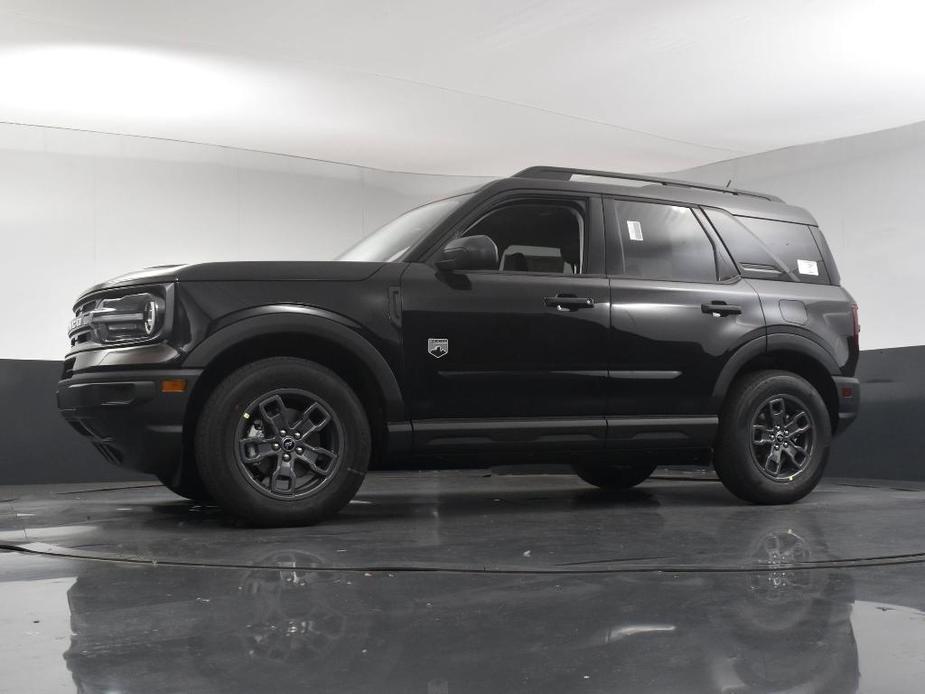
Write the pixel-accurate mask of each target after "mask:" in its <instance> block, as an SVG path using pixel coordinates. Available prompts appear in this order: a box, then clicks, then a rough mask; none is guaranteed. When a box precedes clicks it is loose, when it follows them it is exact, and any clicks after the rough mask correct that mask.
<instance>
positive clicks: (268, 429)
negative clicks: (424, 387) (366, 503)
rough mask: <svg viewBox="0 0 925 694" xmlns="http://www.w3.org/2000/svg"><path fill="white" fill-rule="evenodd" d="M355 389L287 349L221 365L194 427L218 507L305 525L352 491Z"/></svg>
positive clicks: (363, 432)
mask: <svg viewBox="0 0 925 694" xmlns="http://www.w3.org/2000/svg"><path fill="white" fill-rule="evenodd" d="M370 447H371V443H370V429H369V422H368V421H367V418H366V413H365V411H364V410H363V407H362V405H361V404H360V401H359V399H358V398H357V396H356V394H355V393H354V392H353V391H352V390H351V389H350V387H349V386H348V385H347V384H346V383H345V382H344V381H343V380H342V379H341V378H339V377H338V376H337V375H336V374H335V373H334V372H332V371H331V370H329V369H327V368H325V367H323V366H321V365H320V364H316V363H314V362H310V361H306V360H303V359H296V358H292V357H274V358H270V359H264V360H261V361H258V362H255V363H254V364H250V365H248V366H245V367H243V368H241V369H238V370H237V371H235V372H234V373H232V374H231V375H229V376H228V377H227V378H226V379H225V380H224V381H223V382H222V383H221V384H220V385H219V386H218V388H217V389H216V390H215V392H214V393H212V395H211V396H210V397H209V399H208V401H207V403H206V405H205V408H204V409H203V414H202V417H201V419H200V421H199V424H198V426H197V429H196V459H197V462H198V465H199V472H200V475H201V476H202V480H203V482H204V483H205V486H206V488H207V489H208V491H209V492H210V493H211V494H212V497H213V498H214V499H215V501H216V502H217V503H218V505H219V506H221V507H222V508H223V509H224V510H225V511H227V512H229V513H231V514H233V515H236V516H240V517H243V518H245V519H246V520H248V521H250V522H251V523H254V524H255V525H261V526H287V525H308V524H311V523H317V522H318V521H321V520H324V519H326V518H329V517H331V516H333V515H334V514H336V513H337V512H338V511H339V510H340V509H341V508H343V507H344V506H345V505H346V504H347V503H348V502H349V501H350V499H352V498H353V496H354V494H356V492H357V490H358V489H359V487H360V484H361V483H362V481H363V478H364V476H365V474H366V469H367V466H368V464H369V456H370Z"/></svg>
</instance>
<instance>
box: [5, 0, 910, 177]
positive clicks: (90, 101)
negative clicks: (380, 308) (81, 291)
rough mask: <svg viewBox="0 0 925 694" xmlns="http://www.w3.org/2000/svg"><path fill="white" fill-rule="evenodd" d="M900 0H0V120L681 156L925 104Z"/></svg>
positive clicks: (599, 164) (337, 156) (358, 147)
mask: <svg viewBox="0 0 925 694" xmlns="http://www.w3.org/2000/svg"><path fill="white" fill-rule="evenodd" d="M923 20H925V4H922V3H913V2H909V1H908V0H906V1H898V0H880V1H879V2H877V3H871V2H869V0H775V2H767V1H761V0H752V1H748V0H700V1H698V2H691V1H690V0H660V1H659V0H574V1H571V2H563V1H561V0H504V1H503V2H501V1H499V0H490V1H489V0H456V1H455V2H446V1H445V0H390V1H387V2H382V1H380V0H375V1H374V0H367V1H365V2H361V1H350V0H331V1H319V0H261V1H259V2H255V1H253V0H132V2H125V1H124V0H0V121H6V122H17V123H29V124H39V125H50V126H61V127H68V128H80V129H88V130H98V131H104V132H114V133H126V134H134V135H147V136H155V137H163V138H172V139H179V140H187V141H193V142H202V143H211V144H219V145H226V146H232V147H243V148H248V149H255V150H261V151H269V152H279V153H286V154H293V155H300V156H306V157H313V158H319V159H327V160H333V161H342V162H349V163H354V164H362V165H367V166H373V167H378V168H384V169H392V170H402V171H419V172H430V173H454V174H455V173H462V174H502V175H503V174H508V173H511V172H512V171H514V170H516V169H518V168H520V167H523V166H526V165H528V164H536V163H548V164H563V165H574V166H584V167H591V168H609V169H620V170H627V171H632V170H635V171H643V170H646V171H666V170H677V169H683V168H687V167H690V166H696V165H700V164H704V163H708V162H713V161H718V160H722V159H728V158H731V157H736V156H740V155H743V154H750V153H755V152H760V151H766V150H769V149H775V148H779V147H785V146H788V145H794V144H802V143H806V142H813V141H818V140H824V139H831V138H835V137H841V136H846V135H852V134H857V133H862V132H870V131H873V130H880V129H884V128H889V127H894V126H898V125H903V124H907V123H912V122H916V121H920V120H925V41H922V40H921V38H920V27H921V26H922V24H923Z"/></svg>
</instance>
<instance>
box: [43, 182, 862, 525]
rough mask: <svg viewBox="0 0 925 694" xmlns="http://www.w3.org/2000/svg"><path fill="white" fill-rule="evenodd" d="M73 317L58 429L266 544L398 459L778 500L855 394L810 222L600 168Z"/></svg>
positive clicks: (841, 314)
mask: <svg viewBox="0 0 925 694" xmlns="http://www.w3.org/2000/svg"><path fill="white" fill-rule="evenodd" d="M344 261H349V262H344ZM74 315H75V317H74V319H73V320H72V321H71V324H70V328H69V335H70V340H71V352H70V353H69V354H68V356H67V359H66V361H65V363H64V374H63V376H62V380H61V382H60V383H59V384H58V405H59V407H60V409H61V411H62V413H63V415H64V417H65V418H66V419H67V420H68V421H69V422H70V423H71V424H72V425H73V426H74V428H75V429H77V431H79V432H80V433H81V434H84V435H85V436H87V437H89V438H90V440H91V441H92V442H93V444H94V445H95V446H96V447H97V448H98V449H99V451H100V452H101V453H102V454H103V455H104V456H106V457H107V458H108V459H109V460H110V461H112V462H113V463H115V464H117V465H123V466H125V467H129V468H132V469H135V470H140V471H143V472H148V473H153V474H155V475H157V476H158V477H159V478H160V479H161V480H162V481H163V482H164V484H165V485H167V487H169V488H170V489H172V490H173V491H175V492H177V493H178V494H180V495H182V496H186V497H189V498H193V499H210V498H211V499H213V500H214V501H215V502H217V503H218V504H219V505H220V506H222V507H223V508H225V509H226V510H228V511H229V512H231V513H233V514H237V515H239V516H242V517H245V518H247V519H249V520H250V521H252V522H254V523H257V524H264V525H277V524H285V525H288V524H301V523H311V522H315V521H318V520H320V519H323V518H325V517H328V516H331V515H332V514H334V513H336V512H337V511H338V510H339V509H340V508H342V507H343V506H344V505H345V504H346V503H347V502H348V501H350V499H351V498H352V497H353V495H354V494H355V493H356V491H357V489H358V488H359V486H360V484H361V482H362V481H363V476H364V475H365V474H366V471H367V468H368V467H369V466H370V464H371V463H372V464H373V465H381V464H383V463H384V462H385V461H386V460H388V459H394V458H395V457H396V456H406V455H408V454H426V455H431V456H434V455H435V454H440V455H447V454H456V455H459V454H462V455H464V456H465V455H468V456H469V457H470V458H471V456H473V455H478V456H479V460H489V459H491V456H490V455H489V454H492V455H494V456H495V459H497V456H498V455H499V454H501V455H503V458H504V459H505V460H506V461H511V462H513V461H515V460H539V459H550V460H558V461H568V462H570V463H572V464H573V466H574V468H575V470H576V472H577V473H578V475H579V476H580V477H581V478H582V479H584V480H585V481H587V482H589V483H591V484H593V485H597V486H599V487H605V488H611V489H613V488H617V489H621V488H626V487H630V486H633V485H635V484H638V483H640V482H642V481H643V480H645V479H646V477H648V476H649V475H650V474H651V473H652V470H653V469H654V467H655V466H656V464H658V463H662V462H666V461H672V462H678V461H684V460H688V461H695V460H704V459H710V458H712V462H713V465H714V467H715V469H716V472H717V474H718V475H719V477H720V479H721V480H722V481H723V483H724V484H725V485H726V487H728V488H729V490H730V491H732V492H733V493H734V494H735V495H736V496H738V497H740V498H742V499H745V500H748V501H752V502H756V503H764V504H775V503H787V502H791V501H795V500H796V499H799V498H801V497H803V496H804V495H806V494H807V493H809V492H810V491H811V490H812V489H813V487H814V486H815V485H816V483H817V482H818V481H819V478H820V476H821V475H822V473H823V468H824V467H825V464H826V460H827V457H828V453H829V445H830V442H831V438H832V435H833V434H835V433H837V432H839V431H841V430H842V429H844V428H845V427H846V426H847V425H848V424H849V423H850V422H851V421H852V420H853V419H854V418H855V416H856V413H857V409H858V401H859V396H860V392H859V387H858V381H857V380H856V379H855V378H853V376H854V371H855V366H856V364H857V359H858V329H859V327H858V316H857V307H856V305H855V304H854V303H853V301H852V299H851V296H850V295H849V294H848V292H847V291H845V290H844V289H843V288H842V287H841V286H840V283H839V276H838V271H837V270H836V267H835V262H834V260H833V258H832V254H831V253H830V251H829V248H828V246H827V244H826V242H825V239H824V238H823V236H822V233H821V232H820V231H819V228H818V226H817V224H816V221H815V220H814V219H813V217H812V216H811V215H810V214H809V213H808V212H806V211H805V210H803V209H800V208H798V207H791V206H789V205H786V204H784V203H783V202H782V201H781V200H780V199H779V198H776V197H774V196H771V195H764V194H759V193H751V192H746V191H742V190H736V189H732V188H717V187H712V186H707V185H701V184H696V183H686V182H683V181H674V180H667V179H658V178H651V177H644V176H635V175H626V174H616V173H608V172H601V171H585V170H576V169H563V168H556V167H534V168H530V169H527V170H525V171H521V172H520V173H518V174H516V175H515V176H513V177H511V178H507V179H503V180H497V181H493V182H491V183H488V184H486V185H484V186H482V187H480V188H478V189H476V190H472V191H470V192H466V193H464V194H460V195H456V196H453V197H449V198H446V199H443V200H438V201H436V202H432V203H429V204H427V205H423V206H421V207H418V208H416V209H414V210H411V211H410V212H407V213H406V214H404V215H402V216H401V217H399V218H398V219H396V220H395V221H393V222H391V223H389V224H387V225H385V226H384V227H382V228H381V229H380V230H379V231H377V232H376V233H374V234H373V235H371V236H370V237H368V238H367V239H365V240H363V241H362V242H361V243H359V244H358V245H357V246H355V247H354V248H352V249H351V250H349V251H348V252H347V253H345V254H344V255H343V256H342V257H341V258H340V260H339V261H334V262H236V263H208V264H201V265H181V266H167V267H157V268H150V269H147V270H144V271H142V272H138V273H135V274H131V275H126V276H124V277H120V278H117V279H114V280H111V281H109V282H105V283H103V284H100V285H97V286H95V287H93V288H92V289H90V290H89V291H87V292H86V293H85V294H84V295H83V296H82V297H81V298H80V299H79V300H78V302H77V304H76V306H75V307H74Z"/></svg>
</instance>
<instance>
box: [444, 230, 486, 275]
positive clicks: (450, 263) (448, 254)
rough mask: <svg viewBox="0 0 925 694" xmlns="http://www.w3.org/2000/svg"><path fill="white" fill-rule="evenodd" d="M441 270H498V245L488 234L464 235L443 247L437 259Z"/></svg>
mask: <svg viewBox="0 0 925 694" xmlns="http://www.w3.org/2000/svg"><path fill="white" fill-rule="evenodd" d="M437 267H438V268H439V269H440V270H445V271H448V272H452V271H453V270H497V269H498V247H497V246H496V245H495V242H494V241H492V240H491V239H490V238H489V237H487V236H463V237H461V238H458V239H453V240H452V241H450V242H449V243H448V244H447V245H446V246H444V247H443V252H442V253H441V254H440V257H439V258H438V259H437Z"/></svg>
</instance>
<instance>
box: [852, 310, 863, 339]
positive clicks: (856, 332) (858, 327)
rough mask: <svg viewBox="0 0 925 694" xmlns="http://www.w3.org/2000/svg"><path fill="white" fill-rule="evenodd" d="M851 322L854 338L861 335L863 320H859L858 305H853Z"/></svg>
mask: <svg viewBox="0 0 925 694" xmlns="http://www.w3.org/2000/svg"><path fill="white" fill-rule="evenodd" d="M851 322H852V323H853V327H854V337H857V336H858V335H860V334H861V319H860V318H858V305H857V304H851Z"/></svg>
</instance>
